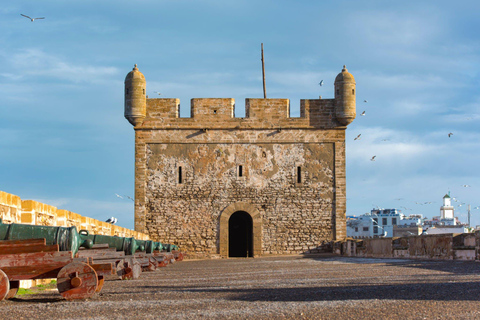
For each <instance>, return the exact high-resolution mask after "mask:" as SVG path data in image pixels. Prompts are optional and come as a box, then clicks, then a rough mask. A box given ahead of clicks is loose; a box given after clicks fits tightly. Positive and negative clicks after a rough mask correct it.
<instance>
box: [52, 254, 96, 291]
mask: <svg viewBox="0 0 480 320" xmlns="http://www.w3.org/2000/svg"><path fill="white" fill-rule="evenodd" d="M97 287H98V276H97V273H96V272H95V270H94V269H93V268H92V267H91V266H89V265H88V264H86V263H83V262H72V263H69V264H67V265H66V266H64V267H63V268H62V269H60V271H59V272H58V275H57V289H58V292H60V294H61V295H62V297H64V298H65V299H67V300H73V299H86V298H90V297H91V296H93V295H94V294H95V291H96V290H97Z"/></svg>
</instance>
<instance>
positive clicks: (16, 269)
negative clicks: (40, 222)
mask: <svg viewBox="0 0 480 320" xmlns="http://www.w3.org/2000/svg"><path fill="white" fill-rule="evenodd" d="M114 271H115V269H114V265H113V264H112V263H97V262H95V261H94V260H93V259H85V258H75V257H74V255H73V252H72V251H59V245H58V244H53V245H47V244H46V239H45V238H41V239H26V240H0V300H3V299H9V298H13V297H14V296H15V295H16V293H17V291H18V289H19V287H20V280H37V279H51V278H56V279H57V289H58V292H59V293H60V294H61V295H62V296H63V297H64V298H65V299H67V300H73V299H85V298H90V297H91V296H93V295H94V294H95V292H99V291H100V290H101V289H102V287H103V283H104V279H105V277H106V276H109V275H111V274H113V273H114Z"/></svg>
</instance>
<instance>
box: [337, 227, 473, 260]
mask: <svg viewBox="0 0 480 320" xmlns="http://www.w3.org/2000/svg"><path fill="white" fill-rule="evenodd" d="M334 252H335V253H337V254H340V255H344V256H349V257H363V258H409V259H427V260H480V231H477V232H475V233H459V234H455V233H453V234H452V233H450V234H435V235H421V236H409V237H400V238H398V237H395V238H373V239H346V240H344V241H337V242H335V243H334Z"/></svg>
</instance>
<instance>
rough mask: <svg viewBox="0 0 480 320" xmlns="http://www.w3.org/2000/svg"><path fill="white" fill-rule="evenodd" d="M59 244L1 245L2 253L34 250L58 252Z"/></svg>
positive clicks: (30, 251)
mask: <svg viewBox="0 0 480 320" xmlns="http://www.w3.org/2000/svg"><path fill="white" fill-rule="evenodd" d="M56 251H58V244H52V245H49V246H46V245H28V246H26V245H23V246H12V247H10V246H0V255H4V254H17V253H34V252H56Z"/></svg>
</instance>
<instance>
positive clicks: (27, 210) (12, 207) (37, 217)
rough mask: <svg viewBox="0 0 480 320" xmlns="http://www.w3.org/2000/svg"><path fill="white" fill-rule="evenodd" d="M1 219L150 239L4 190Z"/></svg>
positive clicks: (8, 221)
mask: <svg viewBox="0 0 480 320" xmlns="http://www.w3.org/2000/svg"><path fill="white" fill-rule="evenodd" d="M0 219H2V222H3V223H24V224H33V225H43V226H58V227H71V226H75V227H77V230H78V231H80V230H82V229H84V230H88V231H90V233H94V234H104V235H109V236H115V235H117V236H121V237H135V238H136V239H141V240H149V237H148V235H147V234H145V233H142V232H137V231H134V230H130V229H127V228H123V227H120V226H116V225H112V224H110V223H106V222H104V221H99V220H96V219H92V218H89V217H85V216H81V215H79V214H77V213H74V212H71V211H67V210H62V209H57V208H56V207H54V206H51V205H48V204H45V203H41V202H37V201H34V200H21V199H20V197H19V196H16V195H13V194H10V193H6V192H3V191H0Z"/></svg>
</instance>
